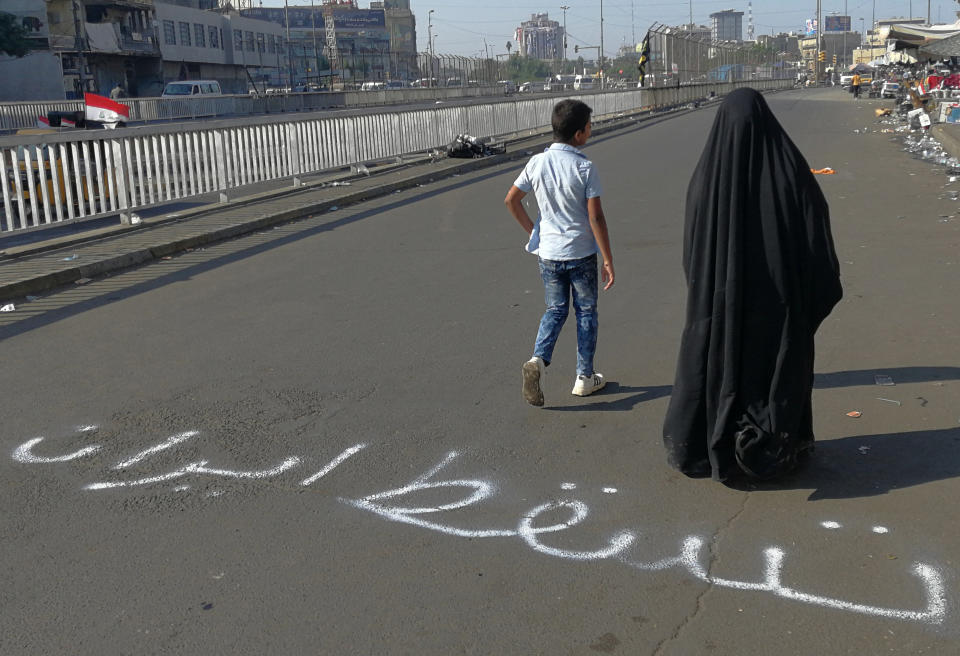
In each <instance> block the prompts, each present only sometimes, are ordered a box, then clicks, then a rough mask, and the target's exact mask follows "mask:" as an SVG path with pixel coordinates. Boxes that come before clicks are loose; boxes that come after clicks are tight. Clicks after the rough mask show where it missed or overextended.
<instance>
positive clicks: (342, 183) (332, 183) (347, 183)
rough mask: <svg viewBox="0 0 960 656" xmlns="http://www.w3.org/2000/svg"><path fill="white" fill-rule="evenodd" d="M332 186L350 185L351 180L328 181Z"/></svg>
mask: <svg viewBox="0 0 960 656" xmlns="http://www.w3.org/2000/svg"><path fill="white" fill-rule="evenodd" d="M327 184H328V186H330V187H349V186H350V183H349V182H341V181H340V180H335V181H333V182H329V183H327Z"/></svg>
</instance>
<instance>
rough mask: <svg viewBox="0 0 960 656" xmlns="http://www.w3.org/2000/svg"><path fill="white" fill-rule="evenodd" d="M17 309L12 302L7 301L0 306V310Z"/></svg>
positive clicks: (9, 310) (11, 310) (10, 310)
mask: <svg viewBox="0 0 960 656" xmlns="http://www.w3.org/2000/svg"><path fill="white" fill-rule="evenodd" d="M16 309H17V306H16V305H14V304H13V303H7V304H6V305H4V306H3V307H0V312H13V311H14V310H16Z"/></svg>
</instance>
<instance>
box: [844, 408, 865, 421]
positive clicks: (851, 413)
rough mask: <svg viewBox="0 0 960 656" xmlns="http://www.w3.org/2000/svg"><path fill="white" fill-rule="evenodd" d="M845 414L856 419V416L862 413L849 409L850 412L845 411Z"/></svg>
mask: <svg viewBox="0 0 960 656" xmlns="http://www.w3.org/2000/svg"><path fill="white" fill-rule="evenodd" d="M847 416H848V417H853V418H854V419H857V418H858V417H861V416H863V413H862V412H860V411H859V410H851V411H850V412H848V413H847Z"/></svg>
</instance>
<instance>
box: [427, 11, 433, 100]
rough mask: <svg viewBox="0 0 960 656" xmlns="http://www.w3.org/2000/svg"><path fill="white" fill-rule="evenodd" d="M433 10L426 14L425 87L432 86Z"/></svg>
mask: <svg viewBox="0 0 960 656" xmlns="http://www.w3.org/2000/svg"><path fill="white" fill-rule="evenodd" d="M433 11H434V10H433V9H431V10H430V11H428V12H427V44H428V45H429V46H430V77H429V78H428V79H427V86H429V87H432V86H433Z"/></svg>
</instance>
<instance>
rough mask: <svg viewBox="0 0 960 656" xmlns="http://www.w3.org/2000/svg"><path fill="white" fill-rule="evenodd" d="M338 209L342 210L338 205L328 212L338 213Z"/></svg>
mask: <svg viewBox="0 0 960 656" xmlns="http://www.w3.org/2000/svg"><path fill="white" fill-rule="evenodd" d="M338 209H340V208H339V207H337V206H336V205H334V206H333V207H331V208H330V209H329V210H328V211H330V212H336V211H337V210H338Z"/></svg>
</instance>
